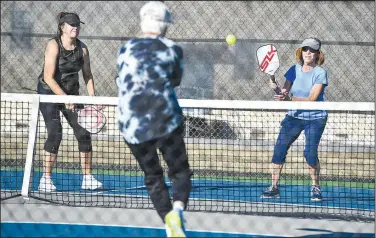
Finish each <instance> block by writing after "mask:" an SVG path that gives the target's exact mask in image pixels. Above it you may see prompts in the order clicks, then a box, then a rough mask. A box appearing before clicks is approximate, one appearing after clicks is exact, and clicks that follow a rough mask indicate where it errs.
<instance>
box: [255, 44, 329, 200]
mask: <svg viewBox="0 0 376 238" xmlns="http://www.w3.org/2000/svg"><path fill="white" fill-rule="evenodd" d="M320 49H321V41H320V40H319V39H317V38H313V37H312V38H308V39H305V40H304V41H303V43H302V44H301V47H300V48H299V49H298V50H297V51H296V59H297V61H298V64H296V65H293V66H292V67H291V68H290V69H289V70H288V71H287V72H286V74H285V78H286V81H285V84H284V86H283V89H282V90H281V94H279V95H275V96H274V98H275V100H279V101H286V100H288V101H324V91H325V88H326V86H327V85H328V73H327V71H326V70H325V69H323V68H322V67H320V65H322V64H323V63H324V54H323V53H322V52H321V51H320ZM290 93H291V96H289V94H290ZM327 117H328V113H327V111H326V110H289V111H288V113H287V115H286V117H285V118H284V119H283V120H282V122H281V126H282V127H281V130H280V132H279V135H278V139H277V142H276V144H275V147H274V153H273V159H272V185H271V186H270V187H269V188H267V189H266V190H265V191H264V193H263V194H262V197H263V198H276V197H279V194H280V193H279V189H278V186H277V185H278V181H279V177H280V174H281V171H282V168H283V164H284V163H285V160H286V155H287V152H288V150H289V148H290V146H291V144H292V143H293V142H294V141H295V140H296V139H297V138H298V137H299V135H300V134H301V132H302V131H303V130H304V134H305V138H306V144H305V149H304V157H305V159H306V161H307V164H308V168H309V172H310V175H311V178H312V188H311V200H312V201H321V200H322V194H321V190H320V185H319V172H320V162H319V159H318V153H317V150H318V146H319V143H320V139H321V136H322V134H323V132H324V129H325V125H326V121H327Z"/></svg>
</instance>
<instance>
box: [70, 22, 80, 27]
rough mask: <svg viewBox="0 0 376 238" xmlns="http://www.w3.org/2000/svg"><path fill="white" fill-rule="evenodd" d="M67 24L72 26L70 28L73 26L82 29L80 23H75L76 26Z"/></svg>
mask: <svg viewBox="0 0 376 238" xmlns="http://www.w3.org/2000/svg"><path fill="white" fill-rule="evenodd" d="M67 24H68V25H70V26H72V27H81V24H80V23H74V24H69V23H67Z"/></svg>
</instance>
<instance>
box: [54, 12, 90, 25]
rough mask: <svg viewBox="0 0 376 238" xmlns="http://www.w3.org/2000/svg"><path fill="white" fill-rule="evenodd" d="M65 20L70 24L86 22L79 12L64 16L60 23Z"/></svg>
mask: <svg viewBox="0 0 376 238" xmlns="http://www.w3.org/2000/svg"><path fill="white" fill-rule="evenodd" d="M64 22H66V23H68V24H69V25H74V24H80V23H81V24H85V23H83V22H82V21H81V20H80V17H79V16H78V15H77V14H67V15H65V16H63V17H62V18H60V20H59V24H62V23H64Z"/></svg>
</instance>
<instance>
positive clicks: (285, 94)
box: [274, 88, 290, 101]
mask: <svg viewBox="0 0 376 238" xmlns="http://www.w3.org/2000/svg"><path fill="white" fill-rule="evenodd" d="M274 101H290V97H289V92H288V91H287V90H286V89H285V88H283V89H282V90H281V93H280V94H276V95H274Z"/></svg>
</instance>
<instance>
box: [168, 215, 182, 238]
mask: <svg viewBox="0 0 376 238" xmlns="http://www.w3.org/2000/svg"><path fill="white" fill-rule="evenodd" d="M165 223H166V224H165V228H166V233H167V237H186V235H185V229H184V219H183V211H182V210H178V209H176V210H172V211H170V212H169V213H167V215H166V217H165Z"/></svg>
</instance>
